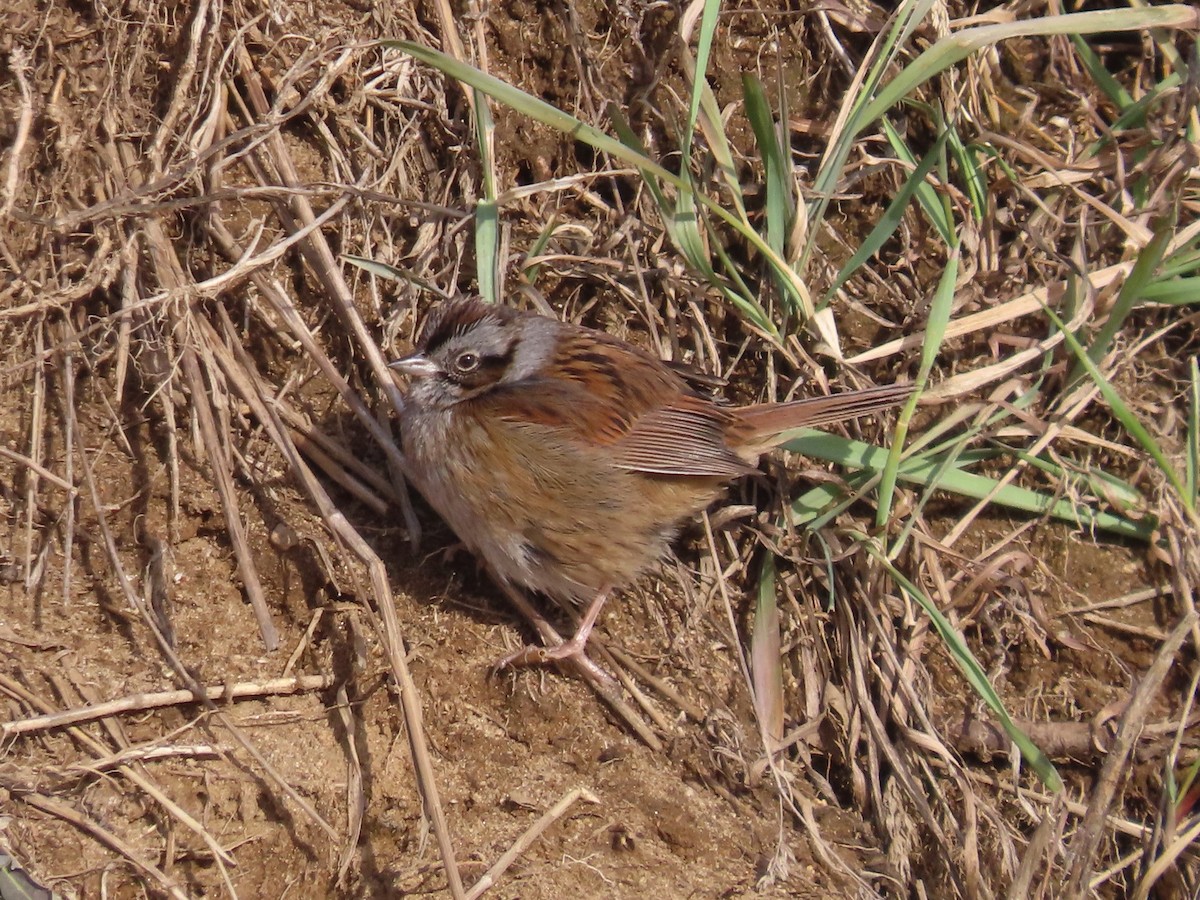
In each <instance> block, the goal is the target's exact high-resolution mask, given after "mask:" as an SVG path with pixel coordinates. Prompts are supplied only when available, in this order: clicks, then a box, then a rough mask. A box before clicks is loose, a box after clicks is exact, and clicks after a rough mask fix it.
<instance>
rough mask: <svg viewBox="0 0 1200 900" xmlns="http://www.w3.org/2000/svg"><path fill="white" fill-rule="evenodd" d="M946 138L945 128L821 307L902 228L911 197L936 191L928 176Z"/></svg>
mask: <svg viewBox="0 0 1200 900" xmlns="http://www.w3.org/2000/svg"><path fill="white" fill-rule="evenodd" d="M945 141H946V132H944V131H943V132H942V134H940V135H939V136H938V139H937V141H936V142H935V143H934V145H933V147H932V148H930V150H929V152H928V153H926V154H925V156H924V158H922V160H921V161H920V163H918V164H917V167H916V168H915V169H914V170H913V173H912V174H911V175H910V176H909V177H908V179H907V180H905V182H904V184H902V185H901V186H900V190H898V191H897V192H896V196H895V197H893V198H892V201H891V203H889V204H888V206H887V209H886V210H884V212H883V215H882V216H880V217H879V221H878V222H876V223H875V227H874V228H872V229H871V233H870V234H868V235H867V236H866V237H865V238H864V239H863V241H862V243H861V244H859V246H858V249H857V250H855V251H854V255H853V256H851V257H850V259H848V260H847V261H846V264H845V265H843V266H842V268H841V271H839V272H838V273H837V277H836V278H834V279H833V284H831V285H830V286H829V290H828V291H826V292H825V296H824V297H822V298H821V303H820V305H821V306H822V307H823V306H825V305H826V304H827V303H829V301H830V300H832V299H833V296H834V294H836V293H837V292H838V290H840V289H841V287H842V285H844V284H845V283H846V282H847V281H848V280H849V279H850V278H851V276H853V275H854V273H855V272H857V271H858V270H859V269H860V268H862V267H863V266H864V265H865V264H866V263H867V261H868V260H869V259H871V257H873V256H874V255H875V254H876V253H878V252H879V250H880V249H881V248H882V247H883V245H884V244H886V243H887V242H888V239H889V238H891V236H892V235H893V234H895V233H896V231H897V230H898V229H899V228H900V223H901V222H903V221H904V213H905V211H906V210H907V209H908V204H909V201H910V200H912V198H913V197H914V196H916V195H918V194H921V193H922V192H923V191H929V192H932V191H933V188H932V187H931V186H930V185H929V184H927V183H926V181H925V177H926V176H927V175H928V174H929V173H930V172H931V171H932V170H933V167H934V166H935V165H936V164H937V161H938V157H939V156H940V154H941V151H942V148H943V147H944V146H945ZM932 204H933V206H935V207H936V208H937V209H939V210H940V209H941V204H940V203H938V202H937V201H936V198H934V200H933V201H932ZM924 205H925V203H924V202H922V206H924ZM940 219H944V217H940ZM934 224H935V225H938V222H937V221H935V222H934ZM942 227H943V226H941V225H938V228H939V230H941V228H942ZM952 236H953V232H952V231H948V232H946V233H945V234H944V235H943V238H944V239H945V240H946V242H947V243H949V242H950V239H951V238H952Z"/></svg>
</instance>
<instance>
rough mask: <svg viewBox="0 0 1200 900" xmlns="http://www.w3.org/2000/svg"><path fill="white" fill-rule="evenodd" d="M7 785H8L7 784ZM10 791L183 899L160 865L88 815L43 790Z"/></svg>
mask: <svg viewBox="0 0 1200 900" xmlns="http://www.w3.org/2000/svg"><path fill="white" fill-rule="evenodd" d="M10 789H11V786H10ZM12 795H13V796H14V797H16V798H18V799H19V800H21V801H22V802H23V803H27V804H28V805H30V806H32V807H33V808H34V809H40V810H41V811H42V812H44V813H48V814H49V815H52V816H54V817H55V818H58V819H62V820H63V821H64V822H67V823H69V824H71V825H74V826H75V827H76V828H78V829H79V830H80V831H82V832H85V833H86V834H90V835H91V836H92V837H94V838H95V839H96V840H97V841H99V842H100V843H101V844H103V845H104V846H106V847H108V848H109V849H110V850H114V851H115V852H117V853H119V854H121V856H123V857H125V858H126V859H127V860H129V861H130V862H131V863H132V864H133V865H134V867H136V868H137V869H138V870H139V871H140V872H142V874H144V875H146V876H148V877H149V878H150V880H151V881H154V882H155V883H157V884H158V885H159V886H160V887H161V888H162V889H163V890H164V891H166V892H167V893H168V894H170V895H171V896H172V897H176V898H178V900H187V894H186V893H185V892H184V891H183V890H182V889H181V888H180V887H179V885H177V884H176V883H175V882H174V881H172V880H171V879H170V878H168V877H167V876H166V874H165V873H164V872H163V871H162V869H160V868H158V866H155V865H153V864H151V863H150V862H147V861H146V860H144V859H142V857H141V856H140V855H139V854H138V853H137V851H135V850H134V849H133V848H132V847H130V846H129V845H128V844H126V843H125V842H124V841H123V840H121V839H120V838H119V837H117V836H116V835H115V834H113V833H112V832H111V831H108V830H106V829H105V828H103V827H101V825H100V824H99V823H98V822H96V821H94V820H93V819H90V818H88V817H87V816H85V815H83V814H82V813H80V812H78V811H77V810H75V809H74V808H72V807H70V806H67V805H66V804H65V803H61V802H59V801H58V800H54V799H52V798H50V797H47V796H46V795H45V794H39V793H38V792H37V791H24V790H20V789H15V790H12Z"/></svg>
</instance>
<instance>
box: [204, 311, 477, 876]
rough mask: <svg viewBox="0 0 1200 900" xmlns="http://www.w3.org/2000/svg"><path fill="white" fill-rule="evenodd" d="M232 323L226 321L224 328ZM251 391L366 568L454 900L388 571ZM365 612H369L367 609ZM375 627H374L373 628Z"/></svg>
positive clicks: (298, 472)
mask: <svg viewBox="0 0 1200 900" xmlns="http://www.w3.org/2000/svg"><path fill="white" fill-rule="evenodd" d="M230 325H231V323H229V322H228V319H226V326H227V327H229V326H230ZM233 352H234V356H235V357H237V359H238V360H239V362H240V363H241V364H242V368H243V371H244V372H245V373H246V375H247V376H248V377H249V378H250V379H251V380H252V382H253V381H254V379H255V372H254V369H253V367H252V366H250V365H249V364H248V361H247V360H246V358H245V349H244V348H243V347H242V346H241V345H240V344H238V343H236V342H235V343H234V344H233ZM253 386H254V387H255V391H254V392H253V393H252V394H251V396H249V397H247V398H245V399H246V401H247V402H248V403H249V404H250V406H251V409H252V410H253V411H254V414H255V415H256V416H258V417H259V420H260V421H261V422H262V424H263V427H264V428H265V429H267V432H268V433H269V434H270V436H271V440H272V441H273V442H274V443H275V445H276V447H278V449H279V451H280V452H281V453H282V454H283V456H284V458H285V459H286V460H287V463H288V465H289V467H290V468H291V470H292V474H293V476H294V477H295V478H296V479H297V481H299V482H300V485H301V486H302V488H303V489H304V490H305V492H306V493H307V494H308V496H309V497H310V498H311V499H312V500H313V502H314V503H316V505H317V508H318V509H319V510H320V512H321V515H322V517H324V519H325V522H326V523H327V524H328V525H329V527H330V529H331V530H332V531H333V532H334V534H336V535H337V536H338V537H339V538H341V539H342V540H343V541H345V543H346V545H347V546H348V547H349V548H350V550H351V551H352V552H353V553H354V554H355V555H356V556H357V557H358V558H359V559H360V560H361V561H362V562H363V564H364V565H366V567H367V572H368V576H369V578H370V582H371V590H372V594H373V596H374V600H375V606H376V609H377V610H378V612H379V615H380V616H381V617H382V619H383V626H382V628H381V629H379V631H380V641H381V642H382V643H383V646H384V648H385V650H386V651H387V655H388V662H389V664H390V666H391V669H392V674H393V676H394V677H395V679H396V687H397V689H398V690H399V691H400V705H401V708H402V710H403V712H404V722H405V725H406V726H407V727H406V728H405V733H406V735H407V737H408V746H409V752H410V753H411V754H412V759H413V766H414V768H415V769H416V776H417V787H418V791H419V793H420V795H421V800H422V804H423V806H424V809H425V814H426V815H427V816H428V817H429V820H430V824H431V825H432V826H433V833H434V837H435V838H436V840H437V843H438V851H439V852H440V853H441V857H442V866H443V868H444V869H445V872H446V881H447V883H448V886H449V888H450V894H451V896H452V897H454V898H455V900H461V898H463V896H464V894H463V885H462V877H461V875H459V872H458V865H457V863H456V862H455V856H454V844H453V842H452V841H451V839H450V829H449V827H448V826H447V824H446V816H445V813H444V812H443V810H442V804H441V799H440V798H439V796H438V789H437V779H436V775H435V773H434V770H433V760H432V758H431V757H430V755H429V748H428V746H427V744H426V742H425V726H424V725H423V724H422V712H421V702H420V696H419V694H418V692H417V686H416V684H415V683H414V682H413V680H412V675H411V674H410V673H409V671H408V660H407V658H406V657H405V653H404V639H403V635H402V633H401V631H400V623H399V622H398V621H397V620H396V607H395V603H394V602H393V601H392V592H391V588H390V587H389V585H388V580H387V570H386V569H385V568H384V565H383V561H382V560H381V559H380V558H379V556H378V554H376V553H375V551H374V550H372V549H371V547H370V546H369V545H368V544H367V542H366V541H364V540H363V539H362V536H361V535H359V533H358V532H357V531H355V529H354V527H353V526H352V525H351V524H350V523H349V522H348V521H347V520H346V517H345V516H344V515H343V514H342V513H341V511H340V510H338V509H337V507H336V506H334V503H333V501H332V500H331V499H330V497H329V494H328V493H327V492H326V490H325V487H324V486H323V485H322V484H321V482H320V481H318V480H317V478H316V477H315V476H314V475H313V473H312V470H311V469H310V468H309V467H308V466H307V465H306V464H305V462H304V459H303V457H301V455H300V451H299V450H298V449H297V448H296V445H295V444H293V443H292V441H291V437H290V435H289V432H288V429H287V427H286V426H285V425H284V424H283V422H282V421H281V420H280V418H279V415H278V414H277V413H276V411H275V409H274V408H273V407H272V406H270V405H268V404H267V403H266V402H265V401H264V399H263V398H264V396H265V391H264V390H263V388H262V386H261V385H259V384H257V383H256V382H255V383H254V385H253ZM367 609H368V611H370V607H369V606H368V607H367ZM377 628H378V623H377Z"/></svg>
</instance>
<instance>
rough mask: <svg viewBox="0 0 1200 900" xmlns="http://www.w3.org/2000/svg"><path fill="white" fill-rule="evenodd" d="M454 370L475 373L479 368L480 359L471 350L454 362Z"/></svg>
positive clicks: (460, 355)
mask: <svg viewBox="0 0 1200 900" xmlns="http://www.w3.org/2000/svg"><path fill="white" fill-rule="evenodd" d="M454 368H455V369H457V370H458V371H459V372H474V371H475V370H476V369H478V368H479V357H478V356H476V355H475V354H474V353H472V352H471V351H469V350H468V351H466V352H464V353H460V354H458V356H457V357H456V358H455V360H454Z"/></svg>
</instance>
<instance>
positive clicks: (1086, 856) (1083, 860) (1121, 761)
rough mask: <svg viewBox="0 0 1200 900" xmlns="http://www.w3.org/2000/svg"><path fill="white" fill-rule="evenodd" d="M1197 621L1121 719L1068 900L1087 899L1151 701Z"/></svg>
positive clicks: (1165, 650) (1153, 669) (1187, 620)
mask: <svg viewBox="0 0 1200 900" xmlns="http://www.w3.org/2000/svg"><path fill="white" fill-rule="evenodd" d="M1197 618H1200V617H1198V616H1197V614H1196V611H1195V610H1192V611H1190V612H1188V613H1187V614H1186V615H1185V616H1183V617H1182V618H1181V619H1180V620H1179V624H1178V625H1176V626H1175V628H1174V629H1173V630H1172V631H1171V634H1170V635H1169V636H1168V637H1167V639H1166V640H1165V641H1163V643H1162V646H1161V647H1159V648H1158V654H1157V655H1156V656H1155V658H1154V662H1152V663H1151V664H1150V668H1149V669H1147V670H1146V674H1145V675H1144V676H1143V677H1142V679H1141V681H1140V682H1139V683H1138V686H1137V688H1136V689H1135V690H1134V692H1133V696H1132V697H1131V698H1130V701H1129V708H1128V709H1126V710H1125V715H1123V716H1122V717H1121V725H1120V728H1118V729H1117V734H1116V737H1115V738H1114V739H1113V742H1112V747H1111V749H1110V750H1109V752H1108V758H1107V759H1106V760H1105V762H1104V768H1103V769H1101V771H1100V777H1099V778H1097V779H1096V783H1095V785H1094V787H1093V788H1092V795H1091V800H1090V801H1089V802H1088V806H1087V812H1086V813H1084V816H1083V822H1081V823H1080V826H1079V829H1078V830H1077V831H1076V832H1075V836H1074V838H1073V839H1072V840H1071V843H1070V845H1069V846H1068V848H1067V863H1068V871H1069V873H1070V874H1069V876H1068V879H1067V888H1066V890H1065V891H1064V893H1063V896H1064V897H1082V896H1085V891H1086V887H1085V886H1086V883H1087V882H1088V881H1089V879H1090V877H1091V872H1092V866H1093V865H1094V863H1095V861H1096V848H1097V847H1098V846H1099V845H1100V840H1101V838H1103V837H1104V828H1103V826H1104V820H1105V818H1106V817H1107V816H1108V810H1109V807H1110V806H1111V805H1112V802H1113V798H1114V797H1115V796H1116V792H1117V786H1118V785H1119V784H1120V782H1121V781H1122V780H1123V779H1124V778H1125V777H1127V776H1128V775H1129V765H1128V760H1129V755H1130V754H1131V753H1132V752H1133V747H1134V744H1135V743H1137V739H1138V736H1139V735H1140V734H1141V731H1142V723H1143V722H1144V721H1145V719H1146V713H1147V712H1149V710H1150V701H1151V700H1152V698H1153V697H1154V696H1155V694H1157V693H1158V689H1159V688H1160V687H1161V686H1162V682H1163V679H1164V678H1166V677H1167V672H1168V671H1170V669H1171V666H1172V665H1173V664H1174V663H1175V657H1176V654H1177V653H1178V652H1179V648H1180V647H1182V646H1183V642H1184V641H1185V640H1186V639H1187V637H1188V634H1189V632H1191V630H1192V628H1194V627H1195V625H1196V621H1197Z"/></svg>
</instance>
